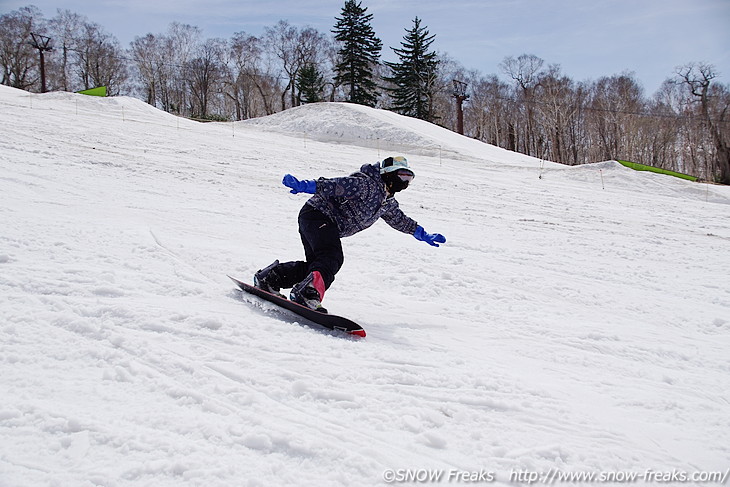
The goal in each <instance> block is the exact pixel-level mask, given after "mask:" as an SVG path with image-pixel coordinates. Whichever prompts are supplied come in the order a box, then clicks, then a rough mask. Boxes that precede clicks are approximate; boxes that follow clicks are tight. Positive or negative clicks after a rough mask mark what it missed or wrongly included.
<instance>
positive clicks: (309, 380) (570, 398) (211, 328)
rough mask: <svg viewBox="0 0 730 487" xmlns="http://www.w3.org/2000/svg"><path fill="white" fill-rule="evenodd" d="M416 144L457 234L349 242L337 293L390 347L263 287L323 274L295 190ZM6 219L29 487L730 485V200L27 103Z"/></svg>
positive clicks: (305, 113) (697, 190)
mask: <svg viewBox="0 0 730 487" xmlns="http://www.w3.org/2000/svg"><path fill="white" fill-rule="evenodd" d="M320 128H321V130H320ZM287 134H288V135H287ZM364 140H371V141H372V140H379V141H380V142H378V144H377V145H376V146H375V147H373V146H372V145H371V144H369V143H363V142H362V141H364ZM391 144H392V146H393V147H397V152H396V154H403V155H405V156H407V157H408V158H409V161H410V162H411V164H412V166H413V167H414V169H415V171H416V174H417V178H416V179H415V181H414V184H413V185H412V187H411V188H410V189H409V190H408V191H406V192H404V193H402V196H399V201H400V202H401V207H402V208H403V209H404V210H405V211H406V213H408V214H409V215H410V216H412V217H413V218H414V219H416V220H417V221H418V222H419V223H420V224H422V225H423V226H424V227H425V228H426V230H427V231H430V232H440V233H443V234H444V235H446V237H447V239H448V242H447V243H446V244H445V245H443V246H442V247H440V248H432V247H430V246H428V245H426V244H424V243H422V242H418V241H416V240H415V239H413V238H412V237H409V236H407V235H404V234H401V233H398V232H395V231H393V230H392V229H390V227H388V226H387V225H385V224H384V223H382V222H381V223H378V224H376V225H375V226H373V227H372V228H370V229H368V230H367V231H365V232H363V233H360V234H358V235H355V236H353V237H350V238H348V239H345V240H344V241H343V245H344V249H345V265H344V267H343V269H342V271H341V273H340V274H338V276H337V280H336V282H335V284H334V286H333V287H332V288H331V290H330V291H329V292H328V295H327V299H326V300H325V303H326V306H327V307H328V308H329V309H330V310H331V312H334V313H338V314H344V315H346V316H348V317H350V318H352V319H354V320H355V321H358V322H359V323H361V324H362V325H363V326H364V328H365V329H366V330H367V332H368V337H367V338H365V339H362V340H352V339H348V338H343V337H340V336H336V335H333V334H330V333H325V332H322V331H319V330H315V329H313V328H310V327H308V326H303V325H301V324H299V323H297V322H296V320H295V319H293V318H291V317H287V316H282V315H281V314H279V313H277V312H275V311H274V310H272V308H271V306H270V305H264V304H258V303H256V302H255V301H251V300H250V299H246V298H244V297H242V296H241V295H240V294H239V293H238V292H236V291H235V290H234V286H233V285H232V283H231V282H230V281H229V280H228V279H227V278H226V274H227V273H229V274H231V275H235V276H239V277H241V278H243V279H250V277H251V275H252V274H253V272H255V271H256V270H257V269H258V268H260V267H262V266H264V265H267V264H268V263H270V262H271V261H272V260H274V259H275V258H279V259H292V258H300V256H301V253H302V251H301V249H300V243H299V238H298V235H297V231H296V214H297V212H298V209H299V208H300V207H301V205H302V204H303V203H304V201H305V200H306V196H304V195H291V194H289V193H288V191H287V190H286V188H284V187H283V186H281V184H280V180H281V176H282V175H283V174H284V173H286V172H291V173H293V174H295V175H297V176H299V177H302V178H316V177H319V176H328V177H331V176H339V175H344V174H347V173H350V172H352V171H353V170H355V169H357V168H358V167H359V166H360V165H361V164H363V163H368V162H375V161H377V160H378V159H382V158H383V157H385V156H386V155H388V154H390V153H391V152H390V150H391V149H390V147H391ZM436 148H438V149H436ZM543 166H544V167H543ZM538 176H542V178H539V177H538ZM0 222H2V230H1V231H0V398H2V399H1V400H0V486H2V487H11V486H12V487H15V486H47V485H53V486H96V485H103V486H147V485H149V486H155V487H161V486H179V485H200V486H238V485H241V486H272V485H302V486H312V485H317V486H340V485H343V486H350V485H352V486H369V485H381V484H383V483H384V482H385V481H386V480H388V479H389V478H390V477H389V475H391V474H393V473H394V474H402V475H405V474H407V473H409V472H422V471H425V470H420V471H418V470H417V469H429V470H430V469H432V471H434V472H445V473H446V475H449V474H450V472H465V473H471V472H480V471H482V472H489V473H493V474H494V479H495V480H496V482H495V483H496V484H497V485H505V484H509V483H510V482H511V481H512V482H513V483H525V478H526V477H517V475H518V474H520V473H522V474H532V473H548V472H550V475H554V474H555V473H556V472H559V473H563V472H593V473H601V472H628V473H633V474H637V475H638V474H641V475H644V474H645V472H646V471H647V470H649V469H651V470H653V471H662V472H663V471H670V472H671V471H672V470H673V469H676V470H678V471H682V472H690V473H691V472H700V471H722V472H726V469H728V468H729V467H730V461H729V459H730V448H729V447H728V441H727V438H728V437H729V436H730V423H729V422H728V420H727V418H728V417H730V399H729V397H728V390H730V379H729V377H730V361H729V360H728V356H729V355H728V346H729V345H730V288H729V287H728V280H727V276H728V269H730V252H728V249H730V188H727V187H717V186H709V187H708V186H706V185H698V184H695V183H690V182H687V181H683V180H679V179H674V178H671V177H668V176H661V175H657V174H651V173H645V172H642V173H639V172H633V171H631V170H629V169H626V168H623V167H622V166H620V165H618V164H615V163H612V162H605V163H600V164H593V165H589V166H583V167H576V168H570V167H565V166H560V165H556V164H551V163H545V164H542V163H541V162H540V161H539V160H534V159H531V158H528V157H525V156H522V155H519V154H513V153H509V152H507V151H503V150H501V149H497V148H494V147H490V146H487V145H484V144H481V143H479V142H475V141H473V140H469V139H465V138H463V137H460V136H458V135H455V134H452V133H450V132H447V131H445V130H443V129H440V128H438V127H435V126H432V125H428V124H424V123H422V122H419V121H414V120H410V119H405V118H403V117H399V116H398V115H394V114H392V113H387V112H382V111H378V110H372V109H367V108H363V107H356V106H350V105H345V104H323V105H316V106H308V107H302V108H299V109H296V110H289V111H286V112H283V113H280V114H277V115H274V116H271V117H267V118H265V119H262V120H258V121H253V122H246V123H236V124H199V123H196V122H191V121H187V120H181V119H178V118H176V117H173V116H171V115H169V114H165V113H162V112H159V111H157V110H155V109H153V108H151V107H149V106H147V105H145V104H144V103H142V102H140V101H138V100H135V99H131V98H123V97H120V98H108V99H101V98H93V97H85V96H82V95H73V94H60V93H54V94H46V95H29V94H28V93H25V92H21V91H18V90H14V89H11V88H7V87H4V86H0ZM408 469H413V470H408ZM644 479H645V480H646V478H644ZM452 480H453V479H452ZM456 480H458V479H456ZM442 481H443V482H446V480H443V479H442ZM451 483H457V482H451ZM647 483H651V482H647Z"/></svg>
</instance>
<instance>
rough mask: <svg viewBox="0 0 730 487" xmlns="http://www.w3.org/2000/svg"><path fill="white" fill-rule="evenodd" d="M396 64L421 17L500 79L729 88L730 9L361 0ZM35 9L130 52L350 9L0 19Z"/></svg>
mask: <svg viewBox="0 0 730 487" xmlns="http://www.w3.org/2000/svg"><path fill="white" fill-rule="evenodd" d="M362 4H363V6H364V7H367V8H368V13H372V14H373V15H374V19H373V27H374V29H375V32H376V35H377V36H378V37H380V38H381V39H382V40H383V44H384V49H383V58H384V59H386V60H394V55H393V53H392V50H391V49H390V47H400V41H401V40H402V38H403V35H404V33H405V29H406V28H410V27H411V26H412V21H413V18H414V17H416V16H418V17H419V18H421V19H422V24H423V25H425V26H427V27H428V28H429V30H430V31H431V33H432V34H435V35H436V40H435V42H434V44H433V45H432V48H433V49H435V50H437V51H439V52H444V53H447V54H449V55H450V56H451V57H452V58H454V59H456V60H457V61H459V62H461V63H462V64H463V65H464V66H465V67H466V68H468V69H475V70H477V71H480V72H481V73H483V74H485V75H486V74H498V75H500V76H503V75H502V73H501V72H500V71H499V63H500V62H501V61H502V60H503V59H504V58H505V57H506V56H515V57H516V56H519V55H520V54H535V55H537V56H539V57H541V58H542V59H544V60H545V61H546V63H550V64H559V65H560V66H561V67H562V70H563V73H565V74H566V75H568V76H570V77H571V78H573V79H575V80H578V81H582V80H587V79H594V80H595V79H597V78H599V77H601V76H610V75H614V74H620V73H622V72H633V73H634V74H635V75H636V78H637V79H638V80H639V81H640V82H641V83H642V85H643V86H644V88H645V90H646V94H647V95H650V94H652V93H654V92H655V91H656V90H657V89H658V88H659V86H660V84H661V83H662V81H664V80H665V79H666V78H668V77H670V76H671V75H672V74H673V72H674V68H675V67H676V66H678V65H682V64H686V63H688V62H691V61H701V62H707V63H711V64H714V65H715V67H716V68H717V71H718V72H719V73H720V77H719V78H718V81H719V82H722V83H725V84H730V0H482V1H479V0H454V1H444V0H397V1H393V0H363V1H362ZM27 5H35V6H37V7H38V8H40V9H41V11H42V12H43V13H44V15H45V17H46V18H51V17H53V16H54V15H55V14H56V10H57V9H59V8H60V9H68V10H71V11H72V12H76V13H78V14H82V15H85V16H87V17H88V18H89V19H90V20H91V21H93V22H97V23H99V24H101V25H102V26H103V27H104V28H105V29H106V30H107V31H108V32H109V33H111V34H113V35H115V36H116V37H117V38H118V39H119V40H120V41H121V42H122V44H123V45H124V46H125V47H126V46H127V45H128V43H129V42H130V41H131V40H132V39H134V37H135V36H142V35H145V34H147V33H155V34H156V33H162V32H165V31H166V30H167V26H168V25H169V24H170V23H171V22H173V21H177V22H181V23H187V24H191V25H195V26H198V27H200V28H201V29H202V30H203V35H204V37H223V38H229V37H230V36H231V35H232V34H233V33H234V32H240V31H245V32H246V33H248V34H252V35H260V34H262V32H263V30H264V27H266V26H273V25H274V24H275V23H276V22H278V21H279V20H287V21H289V23H291V24H294V25H301V26H305V25H309V26H312V27H315V28H317V29H318V30H320V31H322V32H329V31H330V29H331V28H332V26H333V25H334V22H335V21H334V17H335V16H339V14H340V11H341V9H342V6H343V5H344V0H319V1H314V0H281V1H276V0H274V1H269V2H266V0H256V1H253V0H205V1H200V0H152V1H150V0H66V1H57V0H56V1H53V0H35V1H32V0H31V1H19V0H0V14H4V13H7V12H9V11H11V10H15V9H17V8H19V7H23V6H27Z"/></svg>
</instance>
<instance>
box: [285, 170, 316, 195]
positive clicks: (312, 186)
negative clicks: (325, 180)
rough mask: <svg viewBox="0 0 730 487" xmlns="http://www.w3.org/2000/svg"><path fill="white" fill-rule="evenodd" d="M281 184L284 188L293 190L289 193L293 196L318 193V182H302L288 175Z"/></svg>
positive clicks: (311, 180)
mask: <svg viewBox="0 0 730 487" xmlns="http://www.w3.org/2000/svg"><path fill="white" fill-rule="evenodd" d="M281 182H282V183H283V184H284V186H286V187H288V188H291V191H289V192H290V193H291V194H297V193H309V194H314V193H316V192H317V181H315V180H313V179H310V180H307V181H300V180H298V179H297V178H295V177H294V176H292V175H291V174H287V175H286V176H284V179H283V180H282V181H281Z"/></svg>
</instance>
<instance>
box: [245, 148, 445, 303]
mask: <svg viewBox="0 0 730 487" xmlns="http://www.w3.org/2000/svg"><path fill="white" fill-rule="evenodd" d="M414 177H415V174H414V172H413V171H412V170H411V168H410V167H408V161H407V160H406V158H405V157H401V156H397V157H388V158H386V159H385V160H383V161H382V163H380V162H378V163H375V164H365V165H363V166H362V167H361V168H360V171H358V172H355V173H353V174H351V175H350V176H348V177H340V178H332V179H328V178H319V179H318V180H316V181H315V180H304V181H300V180H299V179H297V178H295V177H294V176H292V175H291V174H287V175H285V176H284V179H283V181H282V183H283V184H284V185H285V186H287V187H289V188H291V191H290V193H292V194H297V193H309V194H313V195H314V196H312V197H311V198H310V199H309V200H308V201H307V202H306V203H305V204H304V206H303V207H302V209H301V211H300V212H299V234H300V236H301V239H302V244H303V245H304V255H305V258H306V261H293V262H284V263H280V262H279V261H278V260H276V261H274V262H273V263H272V264H271V265H269V266H268V267H265V268H264V269H261V270H259V271H258V272H256V274H255V275H254V285H255V286H256V287H258V288H260V289H263V290H265V291H268V292H270V293H273V294H278V295H280V296H282V295H281V293H280V290H281V289H282V288H285V289H289V288H291V293H290V296H289V297H290V299H291V300H292V301H294V302H296V303H299V304H301V305H304V306H306V307H308V308H310V309H315V310H318V311H321V312H323V313H326V312H327V310H326V309H324V307H322V299H323V298H324V293H325V291H326V290H327V289H329V287H330V286H331V285H332V282H333V281H334V280H335V274H337V271H339V270H340V267H342V263H343V262H344V255H343V253H342V244H341V242H340V239H341V238H342V237H349V236H350V235H353V234H355V233H357V232H360V231H362V230H365V229H366V228H368V227H370V226H371V225H372V224H373V223H375V222H376V221H377V220H378V218H382V219H383V220H385V222H386V223H388V225H390V226H391V227H393V228H394V229H396V230H400V231H401V232H404V233H408V234H410V235H413V236H414V237H415V238H416V239H418V240H420V241H423V242H426V243H428V244H430V245H433V246H434V247H438V246H439V243H445V242H446V238H445V237H444V236H443V235H441V234H438V233H434V234H430V233H426V231H425V230H424V229H423V227H421V226H420V225H419V224H418V223H416V221H414V220H412V219H411V218H409V217H408V216H406V215H405V213H403V211H401V210H400V208H399V207H398V202H397V201H396V199H395V198H394V196H395V194H396V193H397V192H399V191H403V190H404V189H406V188H407V187H408V184H409V183H410V182H411V181H412V180H413V178H414Z"/></svg>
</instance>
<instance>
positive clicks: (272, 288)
mask: <svg viewBox="0 0 730 487" xmlns="http://www.w3.org/2000/svg"><path fill="white" fill-rule="evenodd" d="M278 266H279V261H278V260H275V261H274V262H273V263H272V264H271V265H269V266H268V267H264V268H263V269H260V270H259V271H258V272H256V274H254V275H253V285H254V286H255V287H257V288H259V289H263V290H264V291H266V292H267V293H271V294H275V295H276V296H279V297H281V298H284V299H286V296H284V295H283V294H281V292H280V291H281V284H280V282H281V277H280V276H279V274H278V273H277V272H276V268H277V267H278Z"/></svg>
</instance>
